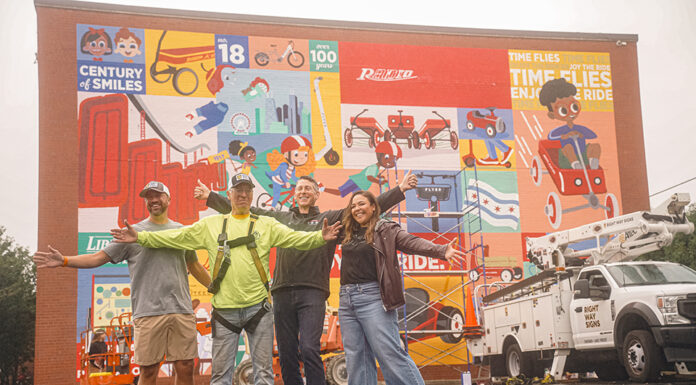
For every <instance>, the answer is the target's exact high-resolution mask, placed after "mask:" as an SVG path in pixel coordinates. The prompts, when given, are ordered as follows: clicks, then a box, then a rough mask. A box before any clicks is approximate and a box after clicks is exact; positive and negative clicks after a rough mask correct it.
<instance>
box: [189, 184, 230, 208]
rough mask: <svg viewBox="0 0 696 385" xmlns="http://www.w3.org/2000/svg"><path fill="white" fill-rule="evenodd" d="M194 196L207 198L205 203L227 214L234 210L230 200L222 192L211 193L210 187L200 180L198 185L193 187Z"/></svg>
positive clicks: (202, 198)
mask: <svg viewBox="0 0 696 385" xmlns="http://www.w3.org/2000/svg"><path fill="white" fill-rule="evenodd" d="M193 197H194V198H196V199H199V200H205V205H206V206H208V207H210V208H211V209H213V210H215V211H217V212H219V213H221V214H227V213H229V212H230V211H232V205H231V204H230V201H229V200H228V199H227V198H225V197H223V196H222V195H220V194H211V193H210V189H209V188H208V186H206V185H205V184H203V183H201V180H200V179H199V180H198V185H197V186H196V187H194V188H193Z"/></svg>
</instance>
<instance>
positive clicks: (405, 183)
mask: <svg viewBox="0 0 696 385" xmlns="http://www.w3.org/2000/svg"><path fill="white" fill-rule="evenodd" d="M416 186H418V177H417V176H415V175H412V174H411V170H408V172H407V173H406V174H405V175H404V177H403V179H402V180H401V183H399V188H400V189H401V192H406V191H408V190H411V189H414V188H416Z"/></svg>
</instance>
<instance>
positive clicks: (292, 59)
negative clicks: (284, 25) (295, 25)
mask: <svg viewBox="0 0 696 385" xmlns="http://www.w3.org/2000/svg"><path fill="white" fill-rule="evenodd" d="M271 58H273V59H274V60H276V61H277V62H278V63H280V62H282V61H283V59H285V58H287V61H288V64H290V67H293V68H300V67H302V64H304V61H305V59H304V56H303V55H302V54H301V53H300V52H297V51H295V42H294V41H292V40H288V46H287V47H286V48H285V52H283V54H282V55H280V54H279V52H278V45H277V44H271V51H270V52H269V53H265V52H259V53H257V54H256V55H254V61H256V64H258V65H260V66H261V67H264V66H266V65H268V63H269V62H270V61H271Z"/></svg>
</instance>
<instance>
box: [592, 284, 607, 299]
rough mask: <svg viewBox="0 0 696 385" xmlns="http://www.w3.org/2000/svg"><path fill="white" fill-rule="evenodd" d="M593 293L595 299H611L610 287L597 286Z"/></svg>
mask: <svg viewBox="0 0 696 385" xmlns="http://www.w3.org/2000/svg"><path fill="white" fill-rule="evenodd" d="M592 291H593V293H592V294H593V296H592V297H595V298H601V299H609V297H611V286H609V285H605V286H597V288H595V289H594V290H592Z"/></svg>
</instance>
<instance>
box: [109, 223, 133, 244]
mask: <svg viewBox="0 0 696 385" xmlns="http://www.w3.org/2000/svg"><path fill="white" fill-rule="evenodd" d="M123 223H125V224H126V228H125V229H111V236H112V237H114V242H116V243H135V242H137V241H138V232H137V231H136V230H135V229H134V228H132V227H131V225H130V224H129V223H128V221H127V220H124V221H123Z"/></svg>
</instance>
